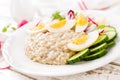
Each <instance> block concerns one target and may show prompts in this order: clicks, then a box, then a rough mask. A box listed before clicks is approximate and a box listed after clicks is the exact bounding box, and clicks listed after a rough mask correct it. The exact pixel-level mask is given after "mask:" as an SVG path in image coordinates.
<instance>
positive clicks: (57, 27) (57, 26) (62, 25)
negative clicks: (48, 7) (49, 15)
mask: <svg viewBox="0 0 120 80" xmlns="http://www.w3.org/2000/svg"><path fill="white" fill-rule="evenodd" d="M65 24H66V20H65V19H64V20H61V21H59V22H56V23H54V24H52V25H51V27H52V28H54V29H59V28H62V27H64V25H65Z"/></svg>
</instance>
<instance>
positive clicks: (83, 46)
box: [67, 30, 99, 51]
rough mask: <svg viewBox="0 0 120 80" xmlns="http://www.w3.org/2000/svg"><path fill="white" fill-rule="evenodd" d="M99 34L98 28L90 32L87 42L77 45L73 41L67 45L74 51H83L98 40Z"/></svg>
mask: <svg viewBox="0 0 120 80" xmlns="http://www.w3.org/2000/svg"><path fill="white" fill-rule="evenodd" d="M98 36H99V33H98V31H97V30H96V31H93V32H90V33H89V34H88V39H87V41H86V42H85V43H83V44H79V45H77V44H73V43H72V42H71V43H69V44H68V45H67V46H68V48H69V49H70V50H72V51H81V50H83V49H86V48H88V47H90V46H91V45H92V44H93V43H94V42H95V41H96V40H97V38H98Z"/></svg>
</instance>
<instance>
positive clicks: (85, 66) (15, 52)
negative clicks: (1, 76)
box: [2, 11, 120, 76]
mask: <svg viewBox="0 0 120 80" xmlns="http://www.w3.org/2000/svg"><path fill="white" fill-rule="evenodd" d="M85 13H86V14H92V15H95V16H99V17H100V16H106V17H107V19H108V20H109V22H110V25H113V26H114V27H116V29H117V32H118V37H117V40H116V42H117V44H116V46H114V47H113V48H112V49H110V50H109V51H108V53H107V55H105V56H104V57H102V58H99V59H96V60H93V61H88V62H80V63H77V64H72V65H44V64H39V63H36V62H32V61H31V60H29V59H28V58H27V56H26V55H25V51H24V45H25V39H26V37H27V34H26V32H25V31H26V29H27V28H28V27H30V26H34V25H35V22H32V23H29V24H27V25H25V26H24V27H23V28H21V29H19V30H17V31H16V32H15V33H14V34H13V35H12V36H11V37H9V38H8V40H7V41H6V43H5V45H4V47H3V50H2V51H3V56H4V58H5V60H6V61H7V62H8V63H9V64H10V65H11V66H12V67H13V68H15V69H16V70H18V71H20V72H23V73H26V74H31V75H36V76H65V75H72V74H77V73H82V72H85V71H89V70H93V69H95V68H98V67H101V66H103V65H106V64H108V63H110V62H111V61H113V60H115V59H116V58H117V57H119V56H120V51H119V49H120V32H119V30H120V17H119V16H115V15H113V14H107V13H104V12H102V11H86V12H85Z"/></svg>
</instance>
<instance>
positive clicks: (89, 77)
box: [0, 0, 120, 80]
mask: <svg viewBox="0 0 120 80" xmlns="http://www.w3.org/2000/svg"><path fill="white" fill-rule="evenodd" d="M10 1H11V0H0V16H5V17H11V15H10ZM119 8H120V5H117V6H115V7H112V8H111V9H110V10H108V11H110V12H114V13H116V14H118V15H119V13H120V11H119ZM0 59H1V57H0ZM0 80H120V60H119V59H118V60H116V61H113V62H112V63H110V64H108V65H106V66H103V67H101V68H98V69H96V70H92V71H89V72H86V73H81V74H77V75H72V76H64V77H54V78H52V77H35V76H28V75H25V74H22V73H19V72H17V71H14V69H10V70H0Z"/></svg>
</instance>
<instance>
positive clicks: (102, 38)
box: [90, 34, 108, 48]
mask: <svg viewBox="0 0 120 80" xmlns="http://www.w3.org/2000/svg"><path fill="white" fill-rule="evenodd" d="M107 40H108V36H107V35H106V34H101V35H100V36H99V37H98V39H97V40H96V41H95V43H94V44H93V45H92V46H91V47H90V48H94V47H96V46H98V45H100V44H102V43H105V42H106V41H107Z"/></svg>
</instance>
